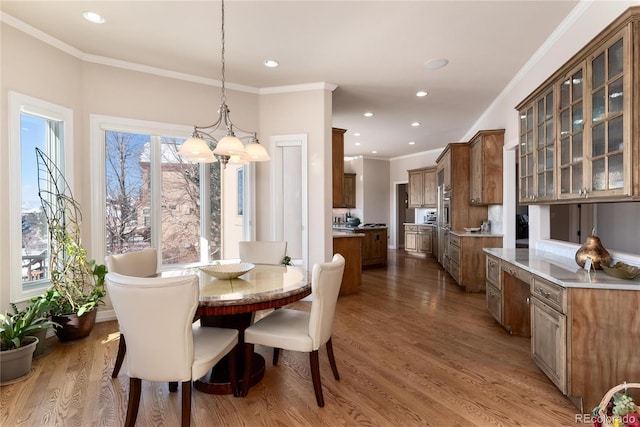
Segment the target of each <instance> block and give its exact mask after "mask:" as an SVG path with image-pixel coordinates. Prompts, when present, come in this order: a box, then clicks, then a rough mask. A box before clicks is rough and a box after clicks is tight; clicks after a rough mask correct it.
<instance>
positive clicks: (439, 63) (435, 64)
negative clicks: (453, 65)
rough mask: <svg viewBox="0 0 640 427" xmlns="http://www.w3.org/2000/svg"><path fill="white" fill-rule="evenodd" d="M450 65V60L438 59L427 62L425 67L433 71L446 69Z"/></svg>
mask: <svg viewBox="0 0 640 427" xmlns="http://www.w3.org/2000/svg"><path fill="white" fill-rule="evenodd" d="M448 63H449V60H448V59H445V58H438V59H432V60H430V61H427V62H425V64H424V66H425V67H427V68H429V69H431V70H437V69H438V68H442V67H446V66H447V64H448Z"/></svg>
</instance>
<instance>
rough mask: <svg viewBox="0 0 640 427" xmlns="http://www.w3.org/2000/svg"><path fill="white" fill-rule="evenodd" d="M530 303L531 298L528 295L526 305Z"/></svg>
mask: <svg viewBox="0 0 640 427" xmlns="http://www.w3.org/2000/svg"><path fill="white" fill-rule="evenodd" d="M530 304H531V299H530V298H529V297H527V305H530Z"/></svg>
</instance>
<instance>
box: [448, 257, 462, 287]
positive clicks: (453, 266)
mask: <svg viewBox="0 0 640 427" xmlns="http://www.w3.org/2000/svg"><path fill="white" fill-rule="evenodd" d="M449 274H450V275H451V277H453V280H455V281H456V283H457V284H460V265H459V264H458V263H457V262H455V261H454V260H453V258H451V259H450V260H449Z"/></svg>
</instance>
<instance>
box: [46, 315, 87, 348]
mask: <svg viewBox="0 0 640 427" xmlns="http://www.w3.org/2000/svg"><path fill="white" fill-rule="evenodd" d="M97 313H98V310H95V309H94V310H91V311H89V312H87V313H84V314H83V315H82V316H80V317H78V316H77V315H76V314H65V315H61V316H51V320H53V321H54V322H56V323H58V324H60V326H61V327H60V328H58V327H56V335H57V336H58V339H59V340H60V341H63V342H67V341H75V340H79V339H81V338H84V337H86V336H88V335H89V334H90V333H91V330H92V329H93V325H94V324H95V323H96V314H97Z"/></svg>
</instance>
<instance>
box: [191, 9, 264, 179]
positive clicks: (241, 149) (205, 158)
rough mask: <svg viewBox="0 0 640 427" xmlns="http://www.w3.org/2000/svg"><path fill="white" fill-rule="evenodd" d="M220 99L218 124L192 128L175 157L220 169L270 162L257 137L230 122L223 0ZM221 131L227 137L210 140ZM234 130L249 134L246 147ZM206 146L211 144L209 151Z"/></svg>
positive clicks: (245, 137)
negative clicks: (224, 130)
mask: <svg viewBox="0 0 640 427" xmlns="http://www.w3.org/2000/svg"><path fill="white" fill-rule="evenodd" d="M221 15H222V27H221V28H222V39H221V45H222V55H221V56H222V97H221V99H220V108H219V109H218V115H219V116H218V120H217V121H216V122H215V123H214V124H212V125H209V126H194V127H193V133H192V134H191V138H188V139H187V140H186V141H184V143H183V144H182V146H181V147H180V150H179V151H178V154H179V155H180V156H181V157H182V158H184V159H185V160H187V161H190V162H194V163H212V162H216V161H218V159H219V160H220V162H221V163H222V164H223V166H225V167H226V165H227V163H234V164H243V163H248V162H264V161H268V160H271V158H270V157H269V154H268V153H267V150H266V149H265V148H264V146H262V145H260V141H258V137H257V133H256V132H250V131H245V130H243V129H241V128H239V127H237V126H235V125H234V124H233V123H232V122H231V117H230V116H229V113H230V110H229V107H228V106H227V96H226V91H225V84H224V83H225V78H224V65H225V63H224V0H222V14H221ZM222 127H224V129H226V136H224V137H223V138H220V139H219V140H218V139H217V138H215V137H214V136H213V134H214V132H216V131H217V130H218V129H220V128H222ZM234 129H237V130H238V131H240V132H243V133H245V134H249V136H244V137H242V139H249V140H250V143H249V144H247V145H246V146H245V145H244V144H243V142H242V141H241V139H240V138H238V137H237V136H236V135H235V132H234ZM209 143H211V144H213V146H214V150H213V151H211V148H209Z"/></svg>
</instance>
